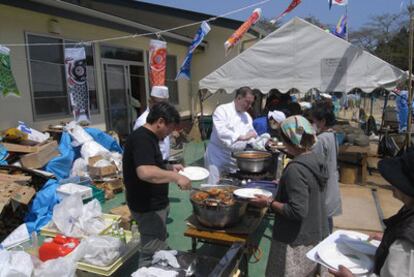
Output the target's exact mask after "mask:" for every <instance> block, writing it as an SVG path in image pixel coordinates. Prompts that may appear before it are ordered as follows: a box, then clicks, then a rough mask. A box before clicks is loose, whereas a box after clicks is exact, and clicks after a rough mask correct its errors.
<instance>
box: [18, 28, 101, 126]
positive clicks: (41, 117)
mask: <svg viewBox="0 0 414 277" xmlns="http://www.w3.org/2000/svg"><path fill="white" fill-rule="evenodd" d="M29 36H38V37H44V38H52V39H59V40H61V42H62V45H60V47H61V48H62V51H63V53H64V51H65V41H66V40H72V41H82V40H78V39H72V38H65V37H62V36H58V35H51V34H48V33H37V32H29V31H25V32H24V38H25V43H26V44H28V43H29ZM91 47H92V56H93V63H94V64H93V70H94V72H95V74H94V75H95V76H94V81H95V90H96V100H97V104H98V105H97V107H98V108H97V109H96V110H93V111H92V110H90V111H89V112H90V114H91V115H97V114H100V113H101V107H100V103H99V98H100V97H99V90H98V86H97V84H98V80H97V74H96V73H97V67H96V63H97V60H96V55H95V47H96V46H95V43H92V44H91ZM29 48H30V47H29V46H26V47H25V51H26V57H27V59H26V62H27V73H28V79H29V90H30V100H31V101H30V102H31V106H32V117H33V121H46V120H51V119H64V118H68V117H71V116H72V106H71V103H70V98H69V97H70V96H69V92H68V91H66V96H61V98H63V97H66V98H67V103H68V114H65V115H62V114H56V113H55V114H52V113H51V114H47V115H38V114H37V111H36V106H35V98H42V97H35V95H34V85H33V76H32V67H31V56H30V49H29ZM62 64H64V60H62ZM64 85H65V86H66V89H67V84H66V80H65V84H64ZM57 98H59V97H57Z"/></svg>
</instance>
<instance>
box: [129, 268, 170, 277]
mask: <svg viewBox="0 0 414 277" xmlns="http://www.w3.org/2000/svg"><path fill="white" fill-rule="evenodd" d="M175 276H178V272H177V271H173V270H165V269H161V268H156V267H141V268H140V269H138V270H137V271H135V272H134V273H132V274H131V277H175Z"/></svg>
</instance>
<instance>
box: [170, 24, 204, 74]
mask: <svg viewBox="0 0 414 277" xmlns="http://www.w3.org/2000/svg"><path fill="white" fill-rule="evenodd" d="M210 30H211V27H210V25H208V23H207V22H206V21H203V22H202V23H201V25H200V28H198V30H197V33H196V34H195V36H194V39H193V41H192V42H191V44H190V46H189V47H188V51H187V55H186V56H185V58H184V61H183V63H182V64H181V66H180V70H179V72H178V74H177V77H176V78H175V79H176V80H178V79H180V78H182V79H187V80H190V78H191V70H190V68H191V60H192V59H193V52H194V50H195V49H196V48H197V46H199V45H200V43H201V42H202V41H203V39H204V37H205V36H206V35H207V34H208V32H210Z"/></svg>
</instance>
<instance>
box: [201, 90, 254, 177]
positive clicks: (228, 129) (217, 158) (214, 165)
mask: <svg viewBox="0 0 414 277" xmlns="http://www.w3.org/2000/svg"><path fill="white" fill-rule="evenodd" d="M254 100H255V95H254V92H253V91H252V90H251V89H250V88H249V87H241V88H239V89H238V90H237V91H236V97H235V99H234V101H232V102H230V103H227V104H223V105H220V106H218V107H217V109H216V110H215V111H214V113H213V131H212V133H211V138H210V143H209V144H208V147H207V151H206V153H205V155H204V163H205V167H206V168H207V169H208V170H209V171H210V176H209V180H208V183H209V184H216V183H217V182H218V181H219V179H220V175H221V174H222V173H223V172H235V171H237V166H236V161H235V159H234V158H233V157H232V156H231V153H232V152H233V151H238V150H244V148H245V147H246V145H247V143H248V142H249V141H251V140H252V139H254V138H256V137H257V134H256V132H255V130H254V128H253V120H252V118H251V116H250V115H249V114H248V113H247V110H248V109H249V108H250V107H251V106H252V105H253V103H254Z"/></svg>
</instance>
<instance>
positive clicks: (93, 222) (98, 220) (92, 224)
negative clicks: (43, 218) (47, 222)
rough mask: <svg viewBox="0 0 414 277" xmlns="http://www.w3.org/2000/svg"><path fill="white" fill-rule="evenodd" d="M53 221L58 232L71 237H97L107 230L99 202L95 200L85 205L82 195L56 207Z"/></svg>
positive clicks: (64, 201)
mask: <svg viewBox="0 0 414 277" xmlns="http://www.w3.org/2000/svg"><path fill="white" fill-rule="evenodd" d="M52 220H53V222H54V224H55V225H56V227H57V228H58V230H59V231H60V232H62V234H64V235H65V236H69V237H77V238H79V237H82V236H89V235H96V234H99V233H100V232H102V231H103V230H104V229H105V221H104V220H103V218H102V208H101V205H100V203H99V201H98V200H96V199H94V200H92V201H90V202H89V203H87V204H86V205H83V203H82V198H81V195H80V194H74V195H71V196H69V197H66V198H65V199H63V201H62V202H61V203H59V204H58V205H56V206H55V207H54V208H53V216H52Z"/></svg>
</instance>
